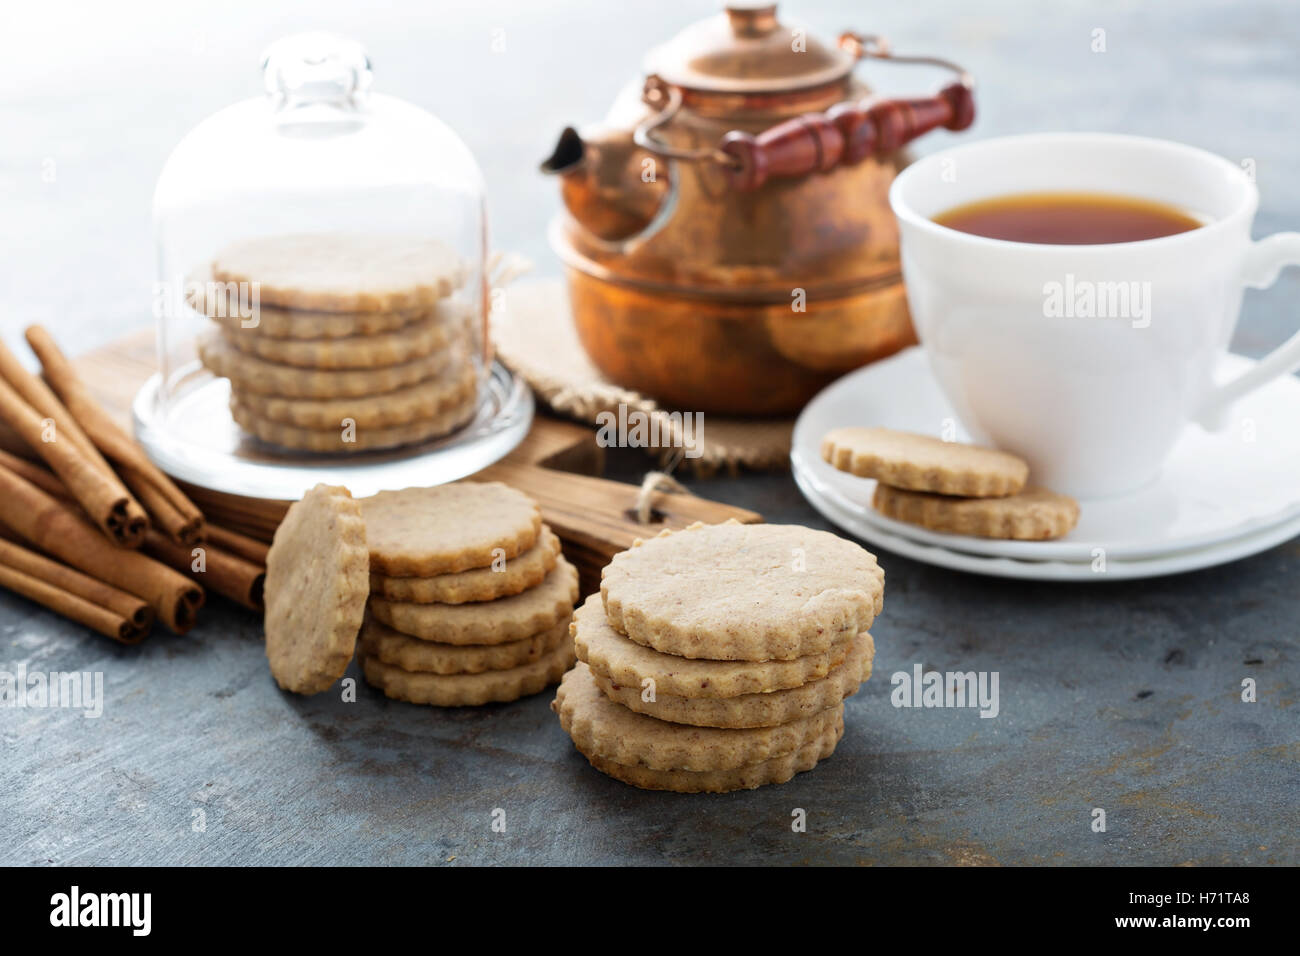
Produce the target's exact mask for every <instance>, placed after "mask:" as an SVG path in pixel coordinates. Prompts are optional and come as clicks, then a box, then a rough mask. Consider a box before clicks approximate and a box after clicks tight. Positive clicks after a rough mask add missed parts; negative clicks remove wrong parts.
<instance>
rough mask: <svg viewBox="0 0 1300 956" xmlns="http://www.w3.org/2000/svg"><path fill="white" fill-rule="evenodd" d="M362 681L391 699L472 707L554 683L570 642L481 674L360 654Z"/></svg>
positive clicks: (567, 660) (567, 661)
mask: <svg viewBox="0 0 1300 956" xmlns="http://www.w3.org/2000/svg"><path fill="white" fill-rule="evenodd" d="M360 661H361V671H362V673H363V674H365V677H366V681H367V682H368V683H370V684H371V685H373V686H375V687H377V688H379V689H380V690H381V691H383V693H384V695H385V696H387V697H391V698H393V699H394V700H405V701H409V702H410V703H412V704H432V705H433V706H435V707H476V706H478V705H480V704H490V703H494V702H496V703H504V702H505V701H511V700H518V699H519V698H520V697H527V696H528V695H529V694H536V693H537V692H538V691H540V690H542V689H543V688H546V687H549V686H550V685H551V684H554V683H555V682H556V681H558V680H559V679H560V678H561V677H563V676H564V672H565V671H567V670H568V669H569V668H570V667H572V666H573V662H574V656H573V645H572V644H571V643H569V642H568V641H561V642H560V643H559V644H557V645H555V647H553V648H551V650H549V651H547V652H545V653H544V654H543V655H542V656H541V657H539V658H538V659H537V660H535V661H533V662H532V663H531V664H523V665H521V666H519V667H511V668H507V669H506V670H498V671H484V672H482V673H481V674H428V673H419V672H415V671H405V670H402V669H401V668H399V667H394V666H393V665H392V664H385V663H384V662H383V661H381V660H378V659H376V658H373V657H371V656H369V655H368V654H365V653H364V652H363V653H362V654H361V656H360Z"/></svg>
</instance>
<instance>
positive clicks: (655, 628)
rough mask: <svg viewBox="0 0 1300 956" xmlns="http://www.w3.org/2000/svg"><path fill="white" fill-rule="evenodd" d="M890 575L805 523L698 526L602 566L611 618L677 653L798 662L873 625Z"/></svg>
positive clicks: (866, 555)
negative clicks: (796, 659) (795, 659)
mask: <svg viewBox="0 0 1300 956" xmlns="http://www.w3.org/2000/svg"><path fill="white" fill-rule="evenodd" d="M884 589H885V573H884V572H883V571H882V570H881V569H880V566H879V565H878V564H876V559H875V556H874V555H872V554H871V553H870V552H869V551H866V550H864V549H863V548H861V547H859V546H858V545H856V544H854V543H853V542H851V541H846V540H844V539H843V538H839V537H836V536H835V535H833V534H829V533H827V532H825V531H814V530H813V529H811V528H805V527H802V526H800V525H767V524H740V523H738V522H736V521H728V522H727V523H725V524H719V525H703V524H699V523H697V524H694V525H692V526H691V527H689V528H687V529H685V530H683V531H677V532H672V531H665V532H664V533H663V534H661V535H659V537H657V538H652V539H650V540H648V541H637V542H636V543H635V544H634V545H633V546H632V547H631V548H629V549H628V550H627V551H623V552H621V553H619V554H616V555H614V558H613V560H612V561H610V563H609V564H608V565H606V566H605V568H604V570H603V571H602V572H601V587H600V592H601V597H602V599H603V600H604V602H605V613H606V615H607V616H608V618H609V623H610V624H611V625H612V626H613V627H614V628H615V629H616V630H618V631H620V632H622V633H623V634H626V635H627V636H628V637H630V638H631V639H632V640H634V641H636V642H637V643H638V644H644V645H646V646H647V647H652V648H654V649H655V650H657V651H661V652H663V653H665V654H673V655H676V656H678V657H690V658H701V657H702V658H707V659H709V660H722V661H736V660H746V661H766V660H793V659H794V658H796V657H806V656H808V655H809V654H821V653H824V652H826V651H827V650H829V649H830V647H831V646H832V645H833V644H836V643H837V642H839V641H841V640H843V639H845V638H848V637H852V636H853V635H855V634H858V633H859V632H861V631H865V630H866V629H867V628H868V627H870V626H871V622H872V620H873V619H874V618H875V616H876V615H877V614H879V613H880V609H881V605H882V602H883V595H884Z"/></svg>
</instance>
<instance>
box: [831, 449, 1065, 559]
mask: <svg viewBox="0 0 1300 956" xmlns="http://www.w3.org/2000/svg"><path fill="white" fill-rule="evenodd" d="M821 453H822V458H824V459H825V460H826V461H827V462H829V463H830V464H831V465H832V466H834V467H835V468H837V469H839V470H840V471H845V472H848V473H849V474H851V475H856V476H857V477H859V478H874V479H876V481H877V485H876V489H875V492H874V493H873V495H872V499H871V505H872V507H873V508H875V509H876V510H877V511H879V512H880V513H881V514H883V515H884V516H885V517H887V518H893V519H895V520H896V521H906V522H908V523H909V524H915V525H920V526H921V527H923V528H928V529H929V530H931V531H942V532H947V533H949V534H965V535H974V536H976V537H981V538H1010V539H1015V540H1025V541H1042V540H1047V539H1050V538H1059V537H1061V536H1062V535H1065V534H1067V533H1069V531H1070V529H1072V528H1073V527H1074V526H1075V525H1076V524H1077V523H1078V521H1079V503H1078V502H1077V501H1075V500H1074V499H1073V498H1070V497H1068V496H1066V495H1061V494H1057V493H1056V492H1054V491H1048V490H1047V489H1046V488H1039V487H1035V486H1032V485H1028V484H1027V482H1028V480H1029V465H1028V464H1027V463H1026V462H1025V461H1024V459H1022V458H1018V457H1016V456H1015V455H1012V454H1008V453H1007V452H1004V451H997V450H996V449H993V448H981V447H979V446H977V445H964V444H960V443H958V442H947V441H941V440H939V439H937V438H931V437H929V436H926V435H915V434H912V433H910V432H900V431H893V430H891V429H888V428H837V429H835V430H834V431H831V432H828V433H827V434H826V435H825V437H823V438H822V446H821Z"/></svg>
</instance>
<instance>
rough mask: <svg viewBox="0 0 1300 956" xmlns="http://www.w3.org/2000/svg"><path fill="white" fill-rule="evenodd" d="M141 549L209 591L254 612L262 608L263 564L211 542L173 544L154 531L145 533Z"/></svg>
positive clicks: (264, 572) (264, 575)
mask: <svg viewBox="0 0 1300 956" xmlns="http://www.w3.org/2000/svg"><path fill="white" fill-rule="evenodd" d="M144 550H145V552H146V553H147V554H150V555H153V557H155V558H157V559H158V560H159V561H161V562H163V563H164V564H166V565H169V566H170V567H173V568H175V569H176V570H177V571H180V572H182V573H183V574H188V575H189V576H190V577H192V578H194V580H196V581H201V582H203V586H204V587H206V588H207V589H208V590H209V591H215V592H216V593H217V594H220V595H221V596H222V597H227V598H230V600H232V601H234V602H236V603H237V604H242V605H243V606H244V607H246V608H250V609H252V610H254V611H261V610H262V609H263V604H262V589H263V585H265V584H266V568H265V567H263V566H260V565H257V564H254V563H253V562H251V561H248V560H246V559H244V558H241V557H240V556H239V555H237V554H231V553H230V552H229V551H226V550H224V549H222V548H219V547H216V546H215V545H214V544H213V543H212V542H211V541H205V542H203V543H202V544H198V545H195V546H194V547H192V548H191V547H186V546H185V545H180V544H177V543H176V542H175V541H172V540H171V539H170V538H166V537H164V536H163V535H162V534H160V533H158V532H157V531H150V532H149V534H148V536H147V537H146V538H145V543H144ZM196 552H197V553H196ZM196 565H198V568H197V569H196Z"/></svg>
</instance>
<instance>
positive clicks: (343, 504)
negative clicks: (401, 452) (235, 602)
mask: <svg viewBox="0 0 1300 956" xmlns="http://www.w3.org/2000/svg"><path fill="white" fill-rule="evenodd" d="M369 584H370V574H369V553H368V550H367V548H366V528H365V525H364V524H362V522H361V508H360V505H359V504H358V503H357V502H356V501H354V500H353V499H352V495H351V494H349V492H348V490H347V489H346V488H335V487H331V486H329V485H317V486H316V487H315V488H312V489H311V490H310V491H308V492H307V493H306V494H305V495H303V496H302V500H301V501H298V502H295V503H294V505H293V506H292V507H291V508H290V509H289V512H288V514H286V515H285V517H284V520H283V521H282V522H280V526H279V527H278V528H277V529H276V532H275V539H274V540H273V541H272V542H271V549H270V551H269V552H268V554H267V556H266V589H265V596H266V614H265V617H264V621H265V628H266V656H267V659H268V660H269V661H270V663H271V674H272V675H273V676H274V677H275V681H276V683H277V684H279V685H280V686H281V687H283V688H284V689H285V690H291V691H294V692H296V693H299V694H315V693H318V692H319V691H323V690H326V689H327V688H329V687H330V686H331V685H332V684H333V683H334V682H335V681H336V680H338V679H339V678H340V677H342V676H343V672H344V671H345V670H347V666H348V662H349V661H350V660H352V653H353V651H354V650H355V648H356V641H357V630H358V629H359V628H360V627H361V620H362V616H363V614H364V613H365V609H366V595H367V593H368V592H369Z"/></svg>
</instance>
